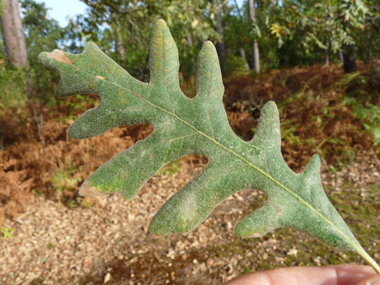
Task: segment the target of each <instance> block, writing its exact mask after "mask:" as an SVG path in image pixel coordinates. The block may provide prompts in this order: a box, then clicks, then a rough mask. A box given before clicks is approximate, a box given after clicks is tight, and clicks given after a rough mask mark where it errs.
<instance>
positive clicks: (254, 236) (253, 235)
mask: <svg viewBox="0 0 380 285" xmlns="http://www.w3.org/2000/svg"><path fill="white" fill-rule="evenodd" d="M262 236H263V235H262V234H260V233H253V234H252V235H251V237H253V238H259V237H262Z"/></svg>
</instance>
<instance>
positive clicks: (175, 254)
mask: <svg viewBox="0 0 380 285" xmlns="http://www.w3.org/2000/svg"><path fill="white" fill-rule="evenodd" d="M203 167H204V165H195V166H194V165H188V166H187V167H183V168H181V170H179V171H178V172H176V173H174V174H172V175H167V176H166V175H163V176H155V177H153V178H152V179H151V180H150V181H149V182H148V183H147V184H146V185H145V186H144V188H143V189H142V190H141V191H140V192H139V194H138V195H137V196H136V197H135V198H134V199H132V200H131V201H124V200H123V198H122V197H121V195H119V194H111V195H108V196H98V197H86V198H85V200H84V199H83V198H77V203H76V204H75V205H74V207H72V208H68V207H66V206H63V205H61V204H60V203H59V202H58V201H54V200H47V199H46V198H44V197H43V196H42V197H37V198H36V199H35V202H34V203H33V204H30V205H29V206H28V207H27V210H26V212H25V213H23V214H21V215H20V216H18V217H17V218H15V219H14V220H8V219H6V220H5V223H4V227H8V228H12V229H13V230H14V231H13V233H12V234H13V237H12V238H5V237H3V238H0V250H1V256H0V284H6V285H11V284H33V285H36V284H104V283H107V284H220V283H222V282H225V281H228V280H230V279H232V278H234V277H236V276H239V275H241V274H243V273H247V272H250V271H252V270H262V269H266V266H267V265H268V264H269V265H268V266H270V267H272V268H273V267H280V266H289V265H307V264H309V265H321V264H322V265H324V264H325V263H324V262H323V260H324V257H323V256H322V257H321V256H318V257H317V256H316V255H315V256H314V254H311V255H312V257H310V258H309V260H308V261H306V262H305V261H303V260H302V261H297V254H298V256H299V255H300V253H299V247H298V246H299V244H300V241H297V242H292V240H291V239H294V237H295V236H296V237H297V238H298V239H299V240H302V242H303V243H305V244H306V246H305V247H310V246H311V245H314V244H316V243H318V242H316V240H314V239H313V238H311V237H310V236H308V235H305V234H303V233H296V232H294V231H292V230H290V229H281V230H279V231H277V232H278V233H276V232H275V233H270V234H268V235H267V236H265V237H262V238H259V239H241V238H238V237H237V236H235V235H234V234H233V226H234V224H235V223H236V222H237V221H239V220H240V219H241V218H243V217H244V216H246V215H247V214H248V213H250V212H251V211H252V210H254V209H256V208H258V207H259V206H261V205H263V204H264V203H265V201H266V195H265V194H263V193H262V192H260V191H257V190H244V191H241V192H239V193H238V194H235V195H233V196H232V197H230V198H229V199H227V200H226V201H224V202H223V203H221V204H220V205H219V206H218V207H217V208H216V209H215V210H214V211H213V213H212V214H211V216H210V217H209V218H208V219H206V221H205V222H204V223H202V224H201V226H199V227H198V228H197V229H196V230H194V231H193V232H190V233H188V234H184V235H178V234H173V235H169V236H167V237H160V238H157V237H154V236H150V235H149V234H148V233H147V229H148V226H149V223H150V220H151V218H152V217H153V215H154V213H156V212H157V211H158V209H159V208H160V207H161V205H163V204H164V202H165V201H167V200H168V199H169V198H170V197H171V196H172V195H173V194H174V193H175V192H177V191H178V190H179V189H180V188H182V187H183V186H184V185H185V184H186V183H187V182H188V181H189V180H190V179H191V178H192V177H194V176H195V175H196V174H197V173H199V172H200V171H201V170H202V169H203ZM327 168H328V167H325V169H327ZM331 172H333V173H334V172H335V171H331V170H330V171H324V172H323V174H322V178H323V181H324V187H325V188H327V189H329V190H328V191H327V192H328V193H329V191H330V192H334V191H335V192H339V191H342V190H341V186H342V185H344V183H345V181H348V180H349V181H351V182H352V183H353V185H354V186H355V187H356V189H357V191H358V199H364V198H365V196H366V189H367V188H366V185H369V184H370V185H377V186H379V189H380V175H379V172H380V162H379V159H378V158H376V155H372V154H369V153H363V154H361V155H359V156H358V159H357V161H356V162H355V164H354V165H353V166H350V167H348V168H347V169H345V170H341V171H338V172H336V173H334V174H332V173H331ZM379 192H380V191H379ZM360 197H361V198H360ZM363 197H364V198H363ZM90 205H91V206H90ZM379 218H380V216H378V217H376V219H379ZM287 234H290V235H289V238H287V236H285V235H287ZM377 239H378V240H379V242H380V237H378V238H377ZM318 244H319V245H320V246H321V247H323V249H326V250H327V251H328V252H330V254H331V253H332V254H336V256H338V258H337V260H336V261H335V263H341V262H345V263H362V262H363V261H362V260H361V259H359V258H357V257H355V258H347V256H346V255H345V254H342V253H341V252H339V251H338V250H335V249H332V248H331V247H328V246H325V245H323V246H322V245H321V243H318ZM374 244H375V245H374V248H375V249H376V245H377V252H378V251H379V249H378V244H376V241H374ZM376 256H377V260H378V259H379V258H380V254H377V253H375V258H376ZM321 260H322V261H321ZM326 262H327V263H334V262H330V261H329V259H328V258H327V257H326Z"/></svg>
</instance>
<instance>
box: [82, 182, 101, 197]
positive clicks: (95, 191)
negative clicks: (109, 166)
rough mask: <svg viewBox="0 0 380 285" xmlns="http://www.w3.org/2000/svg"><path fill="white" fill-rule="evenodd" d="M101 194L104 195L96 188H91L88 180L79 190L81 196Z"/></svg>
mask: <svg viewBox="0 0 380 285" xmlns="http://www.w3.org/2000/svg"><path fill="white" fill-rule="evenodd" d="M101 194H102V193H101V192H100V191H99V190H98V189H97V188H96V187H91V186H90V184H89V183H88V180H86V181H85V182H83V184H82V186H81V187H80V188H79V195H81V196H97V195H101Z"/></svg>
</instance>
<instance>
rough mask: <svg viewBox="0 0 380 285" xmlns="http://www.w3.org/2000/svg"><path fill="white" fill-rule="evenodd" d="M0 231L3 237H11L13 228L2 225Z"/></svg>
mask: <svg viewBox="0 0 380 285" xmlns="http://www.w3.org/2000/svg"><path fill="white" fill-rule="evenodd" d="M1 232H2V234H3V237H4V238H13V229H12V228H7V227H2V228H1Z"/></svg>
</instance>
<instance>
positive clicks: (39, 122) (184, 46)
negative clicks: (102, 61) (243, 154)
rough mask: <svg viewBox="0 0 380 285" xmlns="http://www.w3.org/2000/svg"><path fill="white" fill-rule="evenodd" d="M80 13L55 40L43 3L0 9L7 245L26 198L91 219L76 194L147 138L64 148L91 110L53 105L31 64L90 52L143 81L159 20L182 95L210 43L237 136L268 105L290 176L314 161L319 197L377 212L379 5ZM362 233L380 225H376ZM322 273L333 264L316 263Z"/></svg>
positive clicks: (247, 135)
mask: <svg viewBox="0 0 380 285" xmlns="http://www.w3.org/2000/svg"><path fill="white" fill-rule="evenodd" d="M81 1H82V2H84V3H85V4H86V5H87V11H86V13H85V14H81V15H76V16H74V17H71V18H70V19H69V24H68V25H67V26H64V27H61V26H60V25H59V24H58V22H57V21H56V20H55V19H52V18H50V17H48V8H47V7H46V5H45V4H44V3H40V2H36V1H34V0H2V1H1V6H0V9H1V37H0V41H1V42H0V45H1V49H0V90H1V92H0V228H1V230H2V233H3V236H4V237H5V236H7V235H8V236H9V235H13V234H12V233H11V232H12V231H13V229H12V228H11V227H6V226H3V224H4V223H7V222H6V221H8V220H9V219H10V220H12V219H16V218H17V217H18V215H20V213H23V212H24V211H25V209H26V207H27V205H28V204H30V201H34V199H35V198H34V197H40V196H43V197H47V198H48V199H53V200H55V201H58V203H59V205H60V206H61V204H62V205H63V206H64V207H68V209H70V208H75V207H89V206H91V201H92V200H91V199H89V200H86V199H83V198H80V197H78V196H77V189H78V186H79V185H80V184H81V182H82V181H84V179H85V178H87V177H88V175H89V174H91V173H92V172H93V171H94V170H95V169H96V168H97V167H99V166H100V165H101V164H103V163H104V162H105V161H107V160H108V159H109V158H111V157H112V156H114V155H116V154H117V153H119V152H120V151H122V150H124V149H125V148H126V147H129V146H131V145H133V144H134V143H135V142H136V141H137V140H139V139H142V138H144V137H146V136H147V135H149V134H150V133H151V132H152V128H151V126H149V125H138V126H128V127H122V128H116V129H114V130H111V131H110V132H107V133H106V134H104V135H103V136H101V137H99V138H93V139H86V140H81V141H77V140H73V139H70V138H69V137H68V136H67V129H68V127H69V126H70V125H71V124H72V122H73V121H74V120H75V119H77V118H78V117H79V116H80V115H81V114H82V113H83V112H84V111H86V110H87V109H88V108H91V107H94V106H96V105H97V104H98V103H99V98H97V97H96V96H83V95H76V96H73V97H70V98H65V99H58V98H56V97H55V96H54V92H55V89H56V88H57V85H58V83H59V74H57V73H52V72H48V71H46V70H44V69H43V67H42V65H41V64H40V63H39V62H38V59H37V57H38V54H39V53H40V52H42V51H52V50H53V49H57V48H59V49H62V50H64V51H68V52H71V53H81V52H82V50H83V47H84V45H85V43H86V42H88V41H92V42H95V43H96V44H97V45H98V46H99V47H100V49H101V50H103V51H104V52H105V53H106V54H107V55H108V56H109V57H111V58H112V59H113V60H115V61H116V62H117V63H118V64H120V65H121V66H122V67H124V68H125V69H126V70H127V71H128V72H129V73H130V74H131V75H132V76H134V77H136V78H137V79H139V80H142V81H145V82H148V81H149V42H150V36H151V34H152V29H153V25H154V23H155V22H156V21H157V20H158V19H164V20H165V21H166V22H167V24H168V26H169V29H170V30H171V32H172V35H173V37H174V39H175V41H176V43H177V46H178V49H179V57H180V64H181V65H180V81H181V82H180V83H181V87H182V90H183V91H184V93H185V94H186V95H187V96H189V97H194V96H195V95H196V66H197V55H198V53H199V51H200V49H201V46H202V44H203V43H204V41H206V40H210V41H212V42H213V43H214V44H215V45H216V49H217V52H218V55H219V59H220V65H221V69H222V73H223V79H224V83H225V89H226V92H225V95H224V98H223V101H224V104H225V107H226V111H227V115H228V119H229V121H230V124H231V127H232V128H233V129H234V131H235V132H236V134H237V135H238V136H240V137H241V138H242V139H245V140H249V139H251V138H252V136H253V134H254V132H255V128H256V125H257V121H258V119H259V115H260V110H261V108H262V107H263V105H264V104H265V103H266V102H267V101H269V100H274V101H275V102H276V103H277V105H278V107H279V110H280V116H281V131H282V139H283V142H282V152H283V155H284V158H285V160H286V161H287V163H288V164H289V166H290V167H291V168H292V169H293V170H294V171H297V172H299V171H301V170H302V169H303V167H304V166H305V165H306V163H307V162H308V160H309V159H310V157H311V155H312V154H314V153H318V154H320V156H321V158H322V162H323V167H322V168H323V169H322V170H323V172H325V173H327V174H326V175H330V176H328V177H329V181H330V182H331V183H330V182H326V183H330V184H328V185H330V186H331V187H332V188H331V189H330V188H329V187H330V186H328V187H327V186H325V187H327V188H326V189H327V192H328V191H329V190H328V189H330V190H331V191H333V190H334V191H335V190H337V189H338V190H341V189H343V188H345V187H346V188H347V187H348V186H349V187H350V189H351V188H355V187H351V186H353V185H354V186H356V187H358V185H367V184H370V185H372V186H374V188H373V189H377V192H376V191H375V190H371V191H374V192H373V193H374V194H373V195H375V196H373V195H372V194H371V195H372V196H371V195H369V196H368V195H367V196H365V195H366V194H363V195H364V196H362V197H369V198H368V199H369V200H368V201H367V202H368V203H370V204H365V203H364V202H363V203H364V204H365V207H366V208H367V211H370V210H368V209H372V210H373V211H377V213H379V210H380V195H379V193H378V189H379V188H378V187H379V186H380V175H379V172H380V171H379V167H380V163H379V160H380V1H379V0H318V1H313V0H281V1H280V0H244V1H239V2H237V1H236V0H229V1H222V0H209V1H207V0H184V1H180V0H161V1H152V0H147V1H138V0H129V1H127V0H125V1H123V0H81ZM358 161H359V162H358ZM205 163H207V160H206V159H205V158H202V157H197V156H191V157H186V158H184V159H182V160H181V161H179V162H175V163H174V164H171V165H169V166H168V167H167V168H165V170H164V171H162V172H160V173H159V175H161V176H165V177H166V176H170V175H173V174H174V173H178V171H179V170H178V169H180V168H181V167H183V168H184V169H186V167H194V165H198V166H199V165H200V166H202V165H203V166H204V165H205ZM355 163H356V164H355ZM357 163H359V164H357ZM355 165H356V166H355ZM357 165H360V167H358V166H357ZM365 169H367V170H365ZM364 170H365V171H364ZM355 171H358V172H355ZM366 172H367V174H366ZM192 173H193V174H194V172H192ZM339 173H340V174H339ZM368 173H369V174H368ZM338 174H339V175H340V176H339V175H338ZM337 175H338V176H337ZM366 175H367V176H368V175H369V176H368V177H367V176H366ZM331 177H332V178H331ZM358 177H359V178H358ZM355 179H359V180H355ZM371 179H372V180H371ZM360 183H362V184H360ZM372 186H371V187H372ZM360 187H361V186H360ZM360 187H359V188H360ZM363 187H364V188H365V186H362V188H363ZM359 188H358V189H359ZM362 188H360V189H362ZM364 188H363V189H364ZM365 189H367V188H365ZM370 189H372V188H370ZM360 191H361V190H360ZM368 191H369V190H368ZM328 193H329V192H328ZM355 193H356V192H355ZM371 193H372V192H371ZM376 193H377V194H376ZM359 194H360V195H361V192H360V193H359ZM350 197H351V198H352V197H353V196H349V195H347V196H345V197H341V199H343V200H342V201H343V204H344V203H351V202H350V201H345V200H344V198H346V199H349V198H350ZM351 198H350V199H351ZM363 199H364V198H363ZM342 201H340V202H342ZM364 204H363V205H364ZM371 207H372V208H371ZM372 210H371V211H372ZM367 214H368V213H367ZM377 215H378V214H377ZM367 216H368V217H367V218H369V217H370V215H367ZM361 219H364V218H363V217H362V218H361ZM361 221H362V220H361ZM368 222H369V221H368ZM371 222H373V223H377V224H376V225H374V226H376V227H377V228H378V227H379V226H380V220H379V219H374V220H372V221H371ZM353 223H354V222H353ZM363 227H367V224H365V225H364V224H363ZM15 230H16V229H15ZM367 236H368V234H367ZM377 240H378V242H380V241H379V237H377ZM375 243H376V241H375ZM285 255H286V254H285ZM379 257H380V255H379ZM276 260H277V259H276ZM274 262H275V261H274ZM330 263H334V262H333V261H328V260H327V261H326V264H330ZM305 264H306V262H305ZM322 264H324V263H323V262H322ZM239 272H240V273H241V272H242V271H239ZM205 283H207V282H206V281H205ZM205 283H203V284H205ZM36 284H39V283H36ZM209 284H211V283H209Z"/></svg>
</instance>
